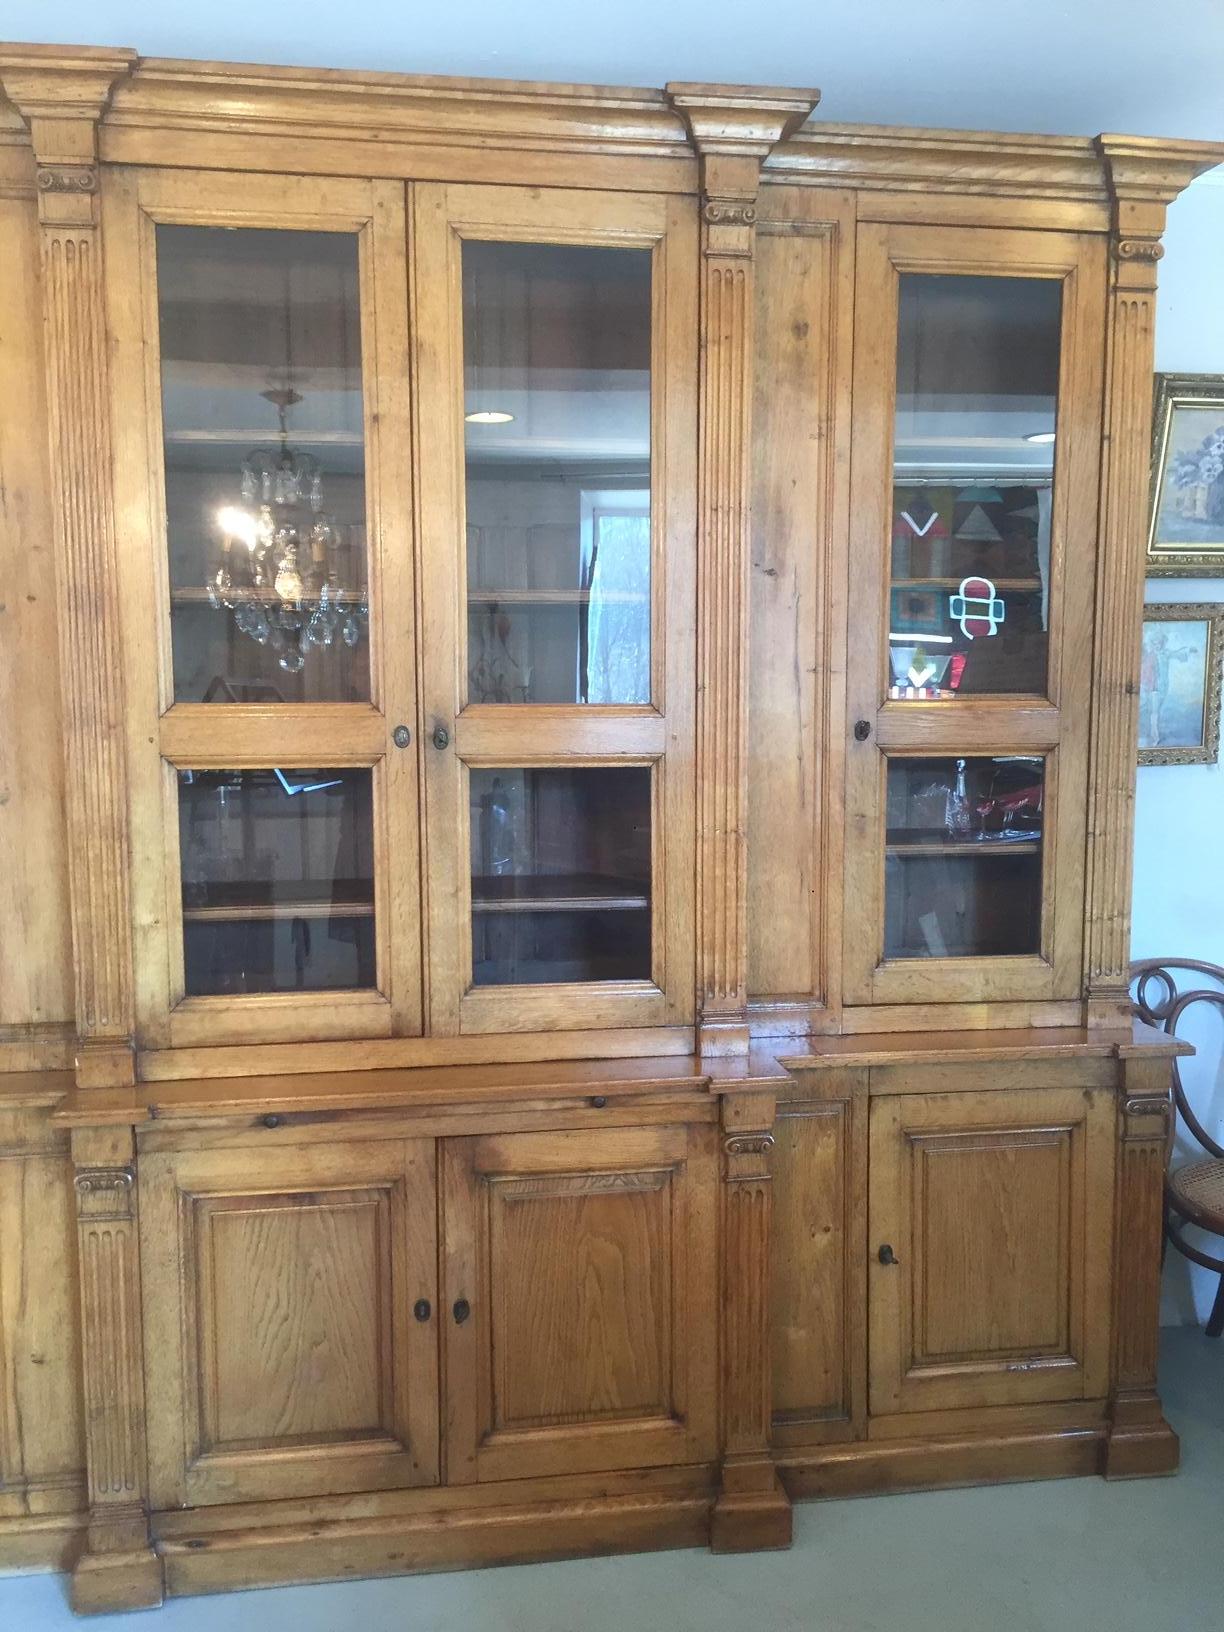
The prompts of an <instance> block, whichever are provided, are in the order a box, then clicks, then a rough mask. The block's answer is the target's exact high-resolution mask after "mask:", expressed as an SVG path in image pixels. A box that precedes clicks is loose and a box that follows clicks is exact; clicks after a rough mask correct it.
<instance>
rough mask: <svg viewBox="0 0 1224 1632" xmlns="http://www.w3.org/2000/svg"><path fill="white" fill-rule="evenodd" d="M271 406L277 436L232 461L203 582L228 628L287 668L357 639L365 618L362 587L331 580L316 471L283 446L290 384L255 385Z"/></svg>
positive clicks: (308, 459) (327, 523) (304, 456)
mask: <svg viewBox="0 0 1224 1632" xmlns="http://www.w3.org/2000/svg"><path fill="white" fill-rule="evenodd" d="M260 395H261V396H263V398H264V399H265V401H267V402H270V403H271V404H272V405H273V407H274V408H275V409H276V412H277V417H278V420H279V423H280V445H279V447H274V448H255V449H253V450H252V451H251V452H250V453H248V454H247V456H246V458H245V459H244V460H243V461H242V482H241V490H242V504H241V505H226V506H224V507H223V508H222V509H221V510H219V511H218V512H217V523H218V526H219V527H220V529H221V534H222V543H221V557H220V561H219V563H218V566H217V568H216V571H215V572H214V573H213V574H212V576H211V578H210V579H209V581H208V599H209V603H210V604H211V605H212V606H214V607H216V608H218V609H220V608H222V607H224V608H225V609H226V610H227V611H229V612H232V613H233V616H234V623H235V625H236V627H237V628H238V629H239V630H240V631H241V632H242V633H243V634H244V635H249V636H250V638H251V639H252V640H253V641H255V642H256V643H257V644H258V645H260V646H267V647H270V648H271V649H272V650H273V651H275V652H278V653H279V654H280V658H279V661H280V666H281V668H282V669H285V670H287V671H288V672H289V673H290V674H297V673H299V672H300V671H301V670H302V669H303V668H305V666H306V660H307V658H308V656H309V655H310V653H311V651H312V649H321V648H323V647H327V646H331V645H332V644H333V643H334V641H335V639H336V637H337V635H339V638H340V639H341V640H342V641H343V642H344V644H345V645H346V646H350V647H352V646H356V645H357V644H358V642H359V641H360V640H361V631H362V626H363V624H365V623H366V622H368V619H369V603H368V601H367V598H366V596H365V595H364V593H357V592H355V591H352V590H348V589H346V588H345V587H344V586H343V585H342V583H341V581H340V571H339V568H340V556H341V537H340V532H339V529H338V528H337V526H336V523H335V520H334V519H333V518H332V517H331V516H329V515H328V514H327V513H326V511H325V510H324V507H323V470H322V467H321V466H320V464H319V461H318V460H317V459H315V458H313V457H312V456H311V455H310V454H308V453H299V452H298V451H297V450H296V449H294V448H291V447H290V446H289V430H288V424H287V418H286V416H287V414H288V412H289V409H290V408H292V407H294V406H295V405H296V404H297V403H299V402H301V401H302V398H301V396H300V395H299V394H298V393H297V392H296V391H293V390H291V389H288V388H286V389H284V390H271V391H263V392H261V393H260Z"/></svg>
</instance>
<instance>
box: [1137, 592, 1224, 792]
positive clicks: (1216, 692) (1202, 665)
mask: <svg viewBox="0 0 1224 1632" xmlns="http://www.w3.org/2000/svg"><path fill="white" fill-rule="evenodd" d="M1222 630H1224V603H1219V602H1209V603H1207V604H1198V605H1195V604H1193V603H1191V602H1185V601H1183V602H1172V603H1165V604H1162V605H1160V606H1145V607H1144V609H1143V659H1142V664H1141V666H1140V671H1139V763H1140V765H1208V764H1211V763H1212V762H1213V761H1214V760H1215V759H1216V758H1217V757H1218V755H1219V751H1220V658H1221V648H1222V644H1224V643H1222V641H1221V631H1222Z"/></svg>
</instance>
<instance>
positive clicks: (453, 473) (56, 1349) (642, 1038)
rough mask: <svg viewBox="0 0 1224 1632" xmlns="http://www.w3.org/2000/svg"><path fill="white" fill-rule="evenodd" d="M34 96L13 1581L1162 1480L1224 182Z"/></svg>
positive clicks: (1001, 152) (293, 84)
mask: <svg viewBox="0 0 1224 1632" xmlns="http://www.w3.org/2000/svg"><path fill="white" fill-rule="evenodd" d="M0 87H2V89H3V100H0V217H2V220H0V227H2V229H3V230H2V231H0V290H2V292H3V295H4V300H3V309H4V311H5V313H6V321H5V324H4V326H3V328H2V329H0V351H2V352H3V356H4V361H5V365H6V379H7V380H9V381H11V382H12V384H11V390H10V396H9V402H8V405H6V410H5V412H4V413H3V414H0V458H2V459H3V465H4V472H5V486H6V491H7V493H8V494H9V496H10V500H11V502H10V505H9V509H8V511H7V514H6V531H5V534H4V536H3V539H2V540H0V547H2V548H3V552H4V563H3V564H4V572H5V577H6V584H7V587H8V590H9V593H8V594H7V595H6V604H5V608H4V609H3V612H2V615H3V616H4V617H6V618H7V619H8V620H9V623H8V627H9V629H10V631H11V636H12V638H11V639H6V641H5V648H4V649H5V662H4V666H3V669H2V670H0V700H2V701H3V703H4V704H5V717H6V719H8V720H9V721H10V722H11V724H12V729H11V730H10V731H8V732H6V735H5V741H4V743H3V745H2V747H0V753H2V754H3V766H2V767H0V768H2V769H3V773H4V775H3V780H4V783H5V785H6V787H7V788H8V799H7V802H5V803H3V804H0V855H2V856H3V858H4V863H5V866H4V877H5V886H4V888H5V892H6V893H5V903H6V906H7V922H8V926H9V927H8V939H9V941H10V942H12V943H14V944H15V945H16V946H17V947H18V955H17V956H16V957H13V958H9V959H6V960H5V961H4V965H3V967H2V968H0V1065H3V1067H4V1071H3V1075H0V1155H3V1156H4V1157H5V1158H6V1159H5V1160H4V1161H3V1162H0V1563H2V1564H5V1565H22V1564H31V1563H33V1564H41V1565H44V1566H47V1565H50V1566H61V1567H68V1568H71V1569H72V1570H73V1596H74V1603H75V1604H76V1606H77V1607H78V1608H79V1609H81V1610H105V1609H111V1608H118V1607H125V1606H127V1607H130V1606H135V1605H142V1604H153V1603H156V1602H159V1601H160V1600H161V1598H162V1596H163V1594H165V1593H167V1592H168V1593H185V1592H194V1591H206V1590H218V1589H222V1588H226V1587H236V1586H244V1585H257V1584H266V1583H271V1582H275V1581H291V1580H304V1579H319V1578H326V1577H331V1576H337V1577H340V1576H350V1575H354V1574H361V1573H380V1572H381V1573H386V1572H394V1571H400V1570H413V1569H426V1568H439V1567H445V1566H455V1567H461V1566H463V1565H466V1564H476V1563H487V1562H492V1561H496V1560H511V1559H528V1558H544V1557H555V1556H561V1555H565V1554H575V1553H583V1552H606V1551H607V1550H608V1549H609V1548H620V1549H626V1550H628V1549H633V1548H636V1547H651V1546H669V1545H682V1544H690V1545H699V1544H703V1543H707V1542H708V1543H710V1544H711V1545H713V1546H714V1547H716V1548H719V1549H736V1548H753V1547H771V1546H784V1545H785V1544H786V1543H787V1542H788V1540H789V1537H790V1522H791V1503H792V1501H793V1500H794V1499H795V1498H797V1497H800V1496H805V1495H826V1494H838V1493H845V1492H854V1491H860V1490H873V1489H875V1490H878V1489H885V1488H894V1487H905V1486H910V1487H913V1486H925V1485H935V1484H949V1483H957V1482H961V1483H964V1482H973V1481H991V1480H1002V1479H1010V1478H1028V1477H1039V1476H1050V1475H1060V1474H1068V1473H1090V1472H1103V1473H1107V1474H1110V1475H1114V1476H1125V1475H1134V1474H1145V1473H1164V1472H1169V1471H1171V1470H1172V1469H1173V1468H1174V1467H1175V1466H1176V1461H1177V1441H1176V1437H1175V1435H1174V1434H1173V1432H1172V1430H1171V1429H1170V1428H1169V1427H1168V1425H1167V1424H1166V1423H1165V1421H1164V1418H1163V1416H1162V1414H1161V1407H1160V1401H1159V1398H1158V1395H1157V1392H1156V1381H1155V1338H1156V1317H1157V1300H1158V1278H1159V1238H1160V1206H1161V1173H1162V1165H1163V1152H1164V1139H1165V1133H1166V1127H1167V1115H1168V1088H1169V1064H1170V1061H1169V1055H1170V1052H1171V1050H1173V1049H1174V1048H1175V1047H1176V1046H1177V1045H1175V1044H1173V1043H1172V1042H1171V1041H1170V1040H1169V1039H1167V1038H1165V1037H1163V1036H1157V1035H1156V1034H1154V1033H1151V1032H1148V1031H1145V1030H1143V1029H1142V1028H1136V1027H1134V1026H1133V1025H1132V1024H1131V1021H1130V1018H1129V1006H1128V1002H1127V953H1128V946H1127V942H1128V928H1129V924H1128V914H1129V853H1130V845H1131V828H1130V802H1131V797H1132V784H1133V774H1134V769H1133V768H1134V762H1135V737H1136V721H1135V706H1134V695H1133V694H1134V690H1135V671H1136V666H1137V660H1138V629H1139V618H1140V607H1141V603H1142V550H1143V544H1142V539H1143V526H1142V517H1143V514H1144V511H1145V504H1146V487H1145V476H1146V454H1147V442H1148V433H1149V428H1150V402H1149V399H1150V390H1149V387H1150V376H1151V364H1152V356H1151V341H1152V319H1153V304H1154V294H1155V269H1156V263H1157V260H1158V259H1159V255H1160V242H1159V239H1160V232H1161V230H1162V226H1163V220H1164V210H1165V206H1166V205H1167V203H1168V202H1169V201H1170V200H1171V199H1172V198H1173V197H1174V196H1176V194H1177V192H1178V191H1179V190H1180V189H1181V188H1182V187H1183V186H1185V185H1186V183H1187V182H1188V181H1189V180H1191V179H1192V177H1193V176H1194V175H1195V174H1197V173H1198V172H1199V171H1201V170H1203V169H1206V168H1208V167H1210V166H1211V165H1213V164H1215V163H1217V162H1219V161H1220V160H1221V158H1224V148H1216V147H1211V146H1207V145H1204V144H1195V143H1185V142H1160V141H1155V140H1151V139H1130V138H1125V137H1115V136H1104V137H1100V138H1098V139H1097V140H1096V141H1089V140H1086V139H1077V138H1066V139H1063V138H1051V137H1018V136H997V135H989V134H972V133H958V132H941V131H916V130H888V129H885V128H882V127H865V126H864V127H850V126H837V125H827V124H822V123H820V122H819V121H809V115H810V114H811V113H812V110H813V108H814V106H815V104H816V101H817V96H816V93H815V92H810V91H802V90H789V89H776V88H752V87H735V86H719V85H696V84H674V85H671V86H669V87H668V88H667V89H666V90H665V91H661V92H657V91H642V90H630V89H623V88H609V89H599V88H594V87H588V86H547V85H524V84H509V83H507V84H501V83H496V82H483V81H458V80H435V79H417V78H408V77H400V76H392V75H381V74H349V73H344V74H341V73H325V72H313V71H305V70H297V69H261V68H248V67H238V66H229V65H218V64H192V63H182V62H172V61H163V60H158V59H150V58H141V57H138V56H136V55H135V54H134V53H131V52H124V51H115V50H102V49H98V50H94V49H86V48H81V49H68V48H58V47H55V48H53V47H34V46H14V47H8V48H3V49H0ZM14 404H16V405H19V408H17V409H16V410H15V409H14V408H13V406H12V405H14ZM61 743H62V750H63V751H62V753H61V752H59V747H58V745H59V744H61ZM31 835H37V836H38V843H37V844H34V843H32V842H31ZM33 1285H37V1286H38V1288H39V1296H38V1297H37V1299H34V1298H31V1297H30V1296H29V1293H28V1288H29V1287H31V1286H33Z"/></svg>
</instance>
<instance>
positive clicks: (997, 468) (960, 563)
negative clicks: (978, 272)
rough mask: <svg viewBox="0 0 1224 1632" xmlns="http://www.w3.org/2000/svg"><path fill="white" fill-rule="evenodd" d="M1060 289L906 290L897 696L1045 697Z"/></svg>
mask: <svg viewBox="0 0 1224 1632" xmlns="http://www.w3.org/2000/svg"><path fill="white" fill-rule="evenodd" d="M1061 316H1062V290H1061V285H1060V284H1059V283H1058V282H1057V281H1055V280H1053V279H1047V278H995V277H960V276H954V275H945V274H926V273H921V274H915V273H907V274H904V275H903V276H902V278H901V288H900V313H899V332H898V346H897V403H896V434H895V451H894V471H893V517H892V579H891V587H890V601H889V636H888V665H889V672H888V676H887V682H888V694H889V696H890V697H892V698H894V699H900V700H917V701H930V700H932V699H941V698H948V697H954V696H956V695H958V694H960V693H975V694H981V693H1016V692H1037V693H1043V692H1044V691H1045V689H1046V663H1047V644H1048V642H1047V628H1048V622H1049V595H1050V522H1051V499H1052V489H1053V480H1054V440H1055V432H1056V414H1057V396H1058V370H1059V346H1060V328H1061Z"/></svg>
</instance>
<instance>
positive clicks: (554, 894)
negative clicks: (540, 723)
mask: <svg viewBox="0 0 1224 1632" xmlns="http://www.w3.org/2000/svg"><path fill="white" fill-rule="evenodd" d="M471 834H472V979H473V983H474V984H475V985H477V986H500V985H524V984H539V983H555V982H558V981H590V980H649V978H650V973H651V954H650V912H651V907H650V770H649V768H648V767H646V766H636V765H635V766H626V767H623V768H622V767H608V768H603V767H599V768H595V767H582V768H579V769H574V770H553V769H539V770H516V769H513V768H509V767H506V768H502V767H499V768H497V769H496V770H474V771H473V772H472V773H471Z"/></svg>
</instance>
